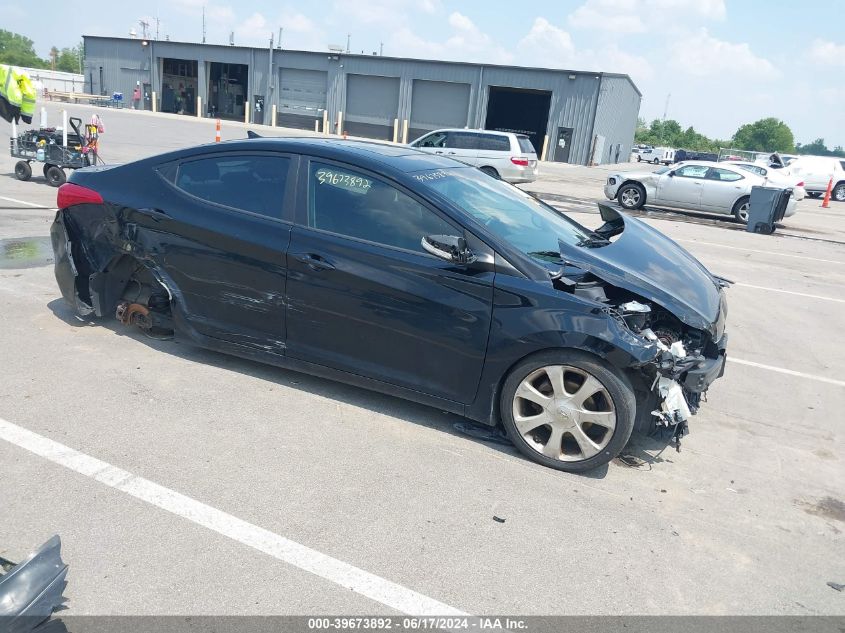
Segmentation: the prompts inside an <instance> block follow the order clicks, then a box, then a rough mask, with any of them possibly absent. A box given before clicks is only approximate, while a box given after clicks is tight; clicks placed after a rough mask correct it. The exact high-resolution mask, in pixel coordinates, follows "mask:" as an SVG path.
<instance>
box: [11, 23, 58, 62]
mask: <svg viewBox="0 0 845 633" xmlns="http://www.w3.org/2000/svg"><path fill="white" fill-rule="evenodd" d="M0 64H11V65H12V66H24V67H26V68H48V67H49V64H48V63H47V62H45V61H44V60H43V59H41V58H39V57H38V55H36V54H35V47H34V45H33V42H32V40H31V39H29V38H28V37H24V36H23V35H19V34H18V33H12V32H11V31H4V30H2V29H0Z"/></svg>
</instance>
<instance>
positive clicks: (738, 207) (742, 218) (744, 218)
mask: <svg viewBox="0 0 845 633" xmlns="http://www.w3.org/2000/svg"><path fill="white" fill-rule="evenodd" d="M750 207H751V198H749V197H748V196H743V197H742V198H740V199H739V200H737V201H736V202H734V207H733V209H731V213H732V214H733V216H734V218H736V221H737V222H742V223H743V224H748V209H749V208H750Z"/></svg>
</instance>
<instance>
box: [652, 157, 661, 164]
mask: <svg viewBox="0 0 845 633" xmlns="http://www.w3.org/2000/svg"><path fill="white" fill-rule="evenodd" d="M651 162H652V163H654V164H655V165H659V164H660V159H659V158H655V159H654V160H653V161H651Z"/></svg>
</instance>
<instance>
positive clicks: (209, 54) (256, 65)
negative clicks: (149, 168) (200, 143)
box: [85, 36, 640, 164]
mask: <svg viewBox="0 0 845 633" xmlns="http://www.w3.org/2000/svg"><path fill="white" fill-rule="evenodd" d="M85 55H86V56H85V80H86V91H90V92H95V93H100V92H102V93H103V94H111V93H112V92H114V91H119V92H123V93H124V95H127V96H128V97H131V92H132V87H133V86H134V81H135V79H136V78H139V77H141V78H143V79H141V80H142V82H143V81H147V82H150V83H151V84H152V85H153V87H154V89H155V90H157V92H159V93H160V89H159V88H160V83H161V79H160V78H161V58H164V57H173V58H178V59H196V60H198V75H199V77H198V94H199V95H200V96H202V97H203V102H204V105H205V103H207V95H208V72H209V67H210V63H211V62H221V63H237V64H247V65H248V66H249V82H248V90H247V96H248V98H249V100H250V102H252V101H253V100H254V96H255V95H262V96H264V97H265V119H264V121H265V123H267V122H268V119H269V111H270V109H271V106H272V105H273V104H276V105H277V106H279V105H280V104H281V100H280V94H279V93H280V79H279V77H280V72H283V69H285V68H287V69H304V70H315V71H322V72H325V73H326V75H325V77H326V82H327V85H326V97H325V108H326V110H327V111H328V118H329V122H330V125H329V131H330V132H335V133H337V132H339V131H340V130H338V129H337V116H338V113H339V112H344V113H346V112H347V98H348V92H349V85H348V77H349V76H350V75H359V76H364V77H366V76H371V77H387V78H392V79H394V80H396V82H395V83H394V84H391V86H394V85H398V94H397V96H396V99H395V100H394V99H393V98H392V97H391V99H390V100H389V102H388V104H387V105H388V106H389V108H388V109H389V110H391V112H387V111H386V110H385V109H384V107H385V104H383V103H382V104H380V105H379V107H378V108H375V107H374V112H373V113H369V114H370V115H372V116H375V117H376V118H379V120H380V121H381V120H385V121H389V120H391V119H393V118H398V119H400V121H401V120H404V119H407V120H408V121H409V122H411V121H412V120H415V118H416V117H415V116H414V113H413V112H412V110H413V104H414V84H415V82H417V83H421V82H422V81H428V82H447V83H451V84H463V85H465V86H468V90H469V98H468V103H467V106H466V107H467V113H466V125H468V126H469V127H483V126H484V123H485V120H486V115H487V99H488V95H489V89H490V86H505V87H512V88H525V89H530V90H545V91H549V92H550V93H551V95H552V96H551V105H550V112H549V121H548V126H547V135H548V142H549V148H550V151H549V155H548V157H549V158H550V159H551V158H552V157H553V155H554V154H553V152H552V151H551V149H552V148H553V147H554V144H555V143H556V140H557V136H558V129H559V128H561V127H567V128H573V136H572V141H571V150H570V156H569V161H570V162H572V163H580V164H586V163H587V161H588V160H589V158H590V150H591V147H592V142H593V138H594V136H595V135H596V134H599V135H602V136H605V137H606V139H607V140H606V143H605V148H607V147H608V146H611V145H614V146H615V145H617V144H621V148H620V160H621V159H623V158H626V157H627V155H628V153H629V152H630V147H631V141H632V139H633V131H634V129H635V127H636V122H637V115H638V113H639V100H640V97H639V94H638V93H637V91H636V88H635V87H634V85H633V84H632V83H631V81H630V79H628V78H627V77H625V76H607V75H604V76H603V75H601V74H600V73H585V72H578V71H566V70H542V69H533V68H516V67H502V66H481V65H477V64H464V63H450V62H439V61H426V60H409V59H399V58H390V57H380V56H366V55H345V54H337V53H328V52H326V53H321V52H309V51H281V50H275V51H273V70H272V72H271V73H270V74H269V75H268V67H269V61H270V59H269V51H268V50H267V49H260V48H247V47H238V46H218V45H203V44H191V43H184V42H162V41H150V42H149V43H148V45H147V46H143V45H142V43H141V40H137V39H126V38H102V37H89V36H85ZM151 59H153V60H155V61H154V62H153V67H154V68H153V70H154V72H153V73H152V74H153V75H154V77H152V78H150V64H151ZM101 67H102V69H103V80H102V86H101V85H100V82H99V73H100V68H101ZM280 69H282V70H280ZM268 76H269V77H273V81H271V82H270V83H269V85H268V81H267V80H268ZM353 81H354V80H353ZM130 82H131V83H130ZM391 90H393V87H391ZM462 90H463V91H465V90H466V88H464V89H462ZM462 100H463V97H462ZM419 103H420V101H419V100H417V108H418V109H419V107H420V106H419ZM252 105H254V104H252V103H251V106H252ZM352 105H353V108H355V109H356V112H354V113H352V117H353V123H354V122H358V123H359V124H360V123H363V122H364V121H363V119H360V117H362V116H363V117H364V118H366V117H367V116H368V114H362V113H361V112H359V111H357V110H360V107H358V105H356V104H355V103H353V104H352ZM452 106H454V103H451V105H450V107H452ZM394 109H395V113H394V112H393V110H394ZM453 109H454V108H453ZM280 114H281V108H280ZM448 114H449V117H448V118H449V119H450V120H451V119H452V118H453V115H454V116H455V118H456V119H457V116H456V113H455V112H452V111H451V110H450V111H449V113H448ZM425 118H426V119H428V118H430V117H429V116H426V117H425ZM356 119H357V121H356ZM432 121H433V122H436V119H432ZM279 123H280V124H284V121H283V120H280V121H279ZM391 125H392V124H391ZM450 125H454V124H450ZM444 126H445V125H444ZM378 128H379V129H378V130H377V134H376V135H377V136H378V137H379V138H384V137H385V131H384V130H383V129H382V128H383V124H381V123H380V124H378ZM409 136H410V135H409ZM387 137H392V133H391V134H388V135H387ZM409 140H411V139H409ZM606 153H607V149H605V154H606ZM614 157H615V154H614ZM602 162H606V156H603V157H602Z"/></svg>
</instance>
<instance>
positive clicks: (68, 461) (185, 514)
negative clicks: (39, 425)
mask: <svg viewBox="0 0 845 633" xmlns="http://www.w3.org/2000/svg"><path fill="white" fill-rule="evenodd" d="M0 439H4V440H6V441H7V442H9V443H11V444H14V445H15V446H19V447H20V448H24V449H26V450H28V451H29V452H31V453H34V454H35V455H38V456H39V457H43V458H44V459H47V460H49V461H51V462H53V463H54V464H58V465H60V466H64V467H65V468H69V469H70V470H73V471H75V472H77V473H80V474H82V475H85V476H86V477H90V478H91V479H94V480H96V481H98V482H100V483H101V484H105V485H106V486H109V487H111V488H114V489H115V490H120V491H121V492H124V493H126V494H128V495H130V496H132V497H135V498H136V499H140V500H141V501H146V502H147V503H149V504H151V505H153V506H155V507H157V508H161V509H162V510H166V511H168V512H170V513H172V514H175V515H176V516H179V517H182V518H183V519H187V520H189V521H192V522H193V523H196V524H197V525H201V526H203V527H205V528H208V529H209V530H212V531H214V532H217V533H218V534H222V535H223V536H226V537H228V538H230V539H232V540H235V541H237V542H239V543H242V544H243V545H247V546H248V547H252V548H253V549H256V550H258V551H259V552H263V553H265V554H268V555H270V556H272V557H274V558H277V559H278V560H280V561H283V562H285V563H288V564H289V565H293V566H294V567H298V568H299V569H302V570H304V571H307V572H310V573H312V574H314V575H316V576H319V577H320V578H324V579H326V580H328V581H330V582H333V583H335V584H337V585H340V586H341V587H345V588H346V589H351V590H352V591H355V592H356V593H359V594H361V595H362V596H366V597H367V598H369V599H370V600H374V601H376V602H379V603H381V604H383V605H385V606H388V607H390V608H392V609H396V610H397V611H400V612H402V613H406V614H409V615H419V616H434V615H447V616H465V615H467V614H465V613H463V612H462V611H459V610H458V609H455V608H454V607H450V606H449V605H446V604H443V603H442V602H438V601H437V600H434V599H432V598H429V597H427V596H424V595H422V594H420V593H417V592H416V591H413V590H412V589H408V588H406V587H403V586H401V585H397V584H396V583H393V582H391V581H389V580H386V579H384V578H381V577H380V576H376V575H374V574H371V573H369V572H367V571H364V570H363V569H358V568H357V567H354V566H352V565H350V564H349V563H345V562H343V561H341V560H338V559H336V558H332V557H331V556H327V555H326V554H322V553H321V552H318V551H316V550H313V549H311V548H309V547H306V546H305V545H301V544H299V543H296V542H294V541H291V540H290V539H287V538H285V537H283V536H279V535H278V534H275V533H273V532H270V531H269V530H265V529H264V528H260V527H258V526H257V525H253V524H251V523H247V522H246V521H243V520H241V519H239V518H237V517H235V516H232V515H231V514H227V513H226V512H223V511H222V510H218V509H216V508H213V507H211V506H209V505H206V504H204V503H202V502H200V501H197V500H195V499H192V498H190V497H186V496H185V495H183V494H180V493H178V492H176V491H175V490H170V489H169V488H165V487H164V486H160V485H158V484H156V483H154V482H152V481H149V480H148V479H144V478H142V477H138V476H136V475H133V474H132V473H130V472H128V471H125V470H122V469H120V468H117V467H116V466H112V465H111V464H108V463H106V462H104V461H100V460H99V459H97V458H95V457H91V456H90V455H86V454H84V453H80V452H79V451H76V450H74V449H72V448H70V447H69V446H65V445H64V444H60V443H58V442H55V441H53V440H51V439H49V438H46V437H44V436H43V435H38V434H37V433H33V432H32V431H29V430H27V429H25V428H23V427H21V426H18V425H16V424H12V423H11V422H7V421H6V420H3V419H2V418H0Z"/></svg>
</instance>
